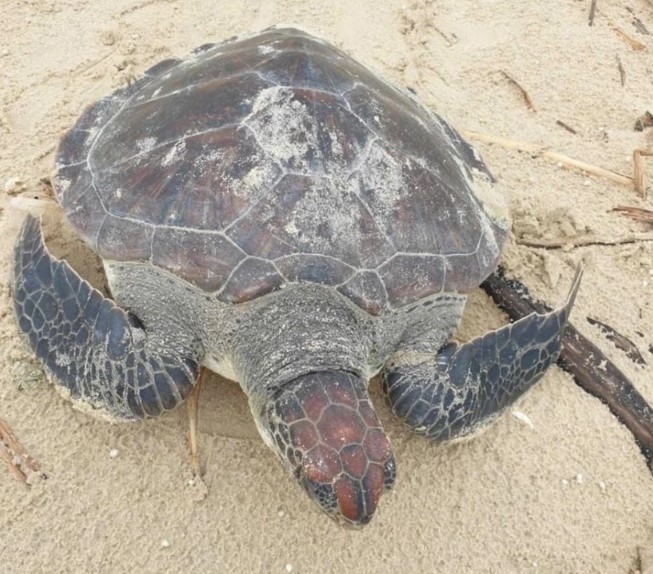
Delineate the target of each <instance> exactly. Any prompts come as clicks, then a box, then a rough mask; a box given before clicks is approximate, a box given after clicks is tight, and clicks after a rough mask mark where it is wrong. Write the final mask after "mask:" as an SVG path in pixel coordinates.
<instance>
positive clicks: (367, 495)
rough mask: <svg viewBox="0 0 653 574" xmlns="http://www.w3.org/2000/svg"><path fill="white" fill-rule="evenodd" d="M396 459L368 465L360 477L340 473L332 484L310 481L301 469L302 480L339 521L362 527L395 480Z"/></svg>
mask: <svg viewBox="0 0 653 574" xmlns="http://www.w3.org/2000/svg"><path fill="white" fill-rule="evenodd" d="M394 468H395V467H394V458H393V457H392V455H390V457H389V458H388V460H387V462H386V465H385V466H384V467H383V466H381V465H368V467H367V470H366V472H365V474H364V475H363V476H361V477H360V478H354V477H352V476H351V474H348V473H341V474H340V475H338V476H337V477H336V478H335V479H334V480H333V482H332V483H331V484H325V483H323V482H317V481H314V480H311V479H310V478H309V477H308V476H307V474H306V473H305V472H302V475H301V477H300V483H301V485H302V486H303V487H304V489H305V490H306V492H307V493H308V495H309V496H310V497H311V498H312V499H313V501H314V502H315V503H316V504H317V505H318V506H319V507H320V508H321V509H322V510H323V511H325V512H326V513H327V514H328V515H329V516H331V517H332V518H334V519H335V520H336V521H337V522H339V523H341V524H344V525H347V526H351V527H354V528H360V527H362V526H365V525H366V524H368V523H369V522H370V521H371V520H372V517H373V516H374V513H375V511H376V508H377V506H378V504H379V500H380V498H381V495H382V494H383V492H384V491H386V490H389V489H390V488H391V487H392V483H393V482H394V476H395V470H394Z"/></svg>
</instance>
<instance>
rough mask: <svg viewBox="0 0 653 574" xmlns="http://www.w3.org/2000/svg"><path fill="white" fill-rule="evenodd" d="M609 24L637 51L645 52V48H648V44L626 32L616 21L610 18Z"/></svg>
mask: <svg viewBox="0 0 653 574" xmlns="http://www.w3.org/2000/svg"><path fill="white" fill-rule="evenodd" d="M608 26H610V28H611V29H612V30H614V31H615V32H616V34H617V36H619V37H620V38H621V39H622V40H623V41H624V42H626V44H628V45H629V46H630V47H631V48H632V49H633V50H635V51H636V52H643V51H644V50H646V44H643V43H642V42H640V41H639V40H637V39H636V38H633V37H632V36H631V35H629V34H626V32H624V31H623V30H622V29H621V28H619V27H618V26H617V25H616V24H615V23H614V22H611V21H610V20H608Z"/></svg>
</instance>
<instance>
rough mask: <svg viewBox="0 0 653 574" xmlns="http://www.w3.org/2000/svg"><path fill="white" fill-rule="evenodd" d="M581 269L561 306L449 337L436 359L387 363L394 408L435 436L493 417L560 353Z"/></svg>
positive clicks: (465, 430) (455, 433)
mask: <svg viewBox="0 0 653 574" xmlns="http://www.w3.org/2000/svg"><path fill="white" fill-rule="evenodd" d="M581 275H582V270H580V269H579V271H578V272H577V274H576V277H575V279H574V282H573V285H572V288H571V290H570V293H569V296H568V297H567V301H566V302H565V304H564V305H563V306H562V307H561V308H560V309H557V310H554V311H551V312H549V313H545V314H538V313H532V314H531V315H528V316H526V317H524V318H523V319H520V320H519V321H516V322H515V323H512V324H509V325H505V326H504V327H501V328H500V329H497V330H496V331H491V332H489V333H487V334H485V335H483V336H481V337H477V338H476V339H473V340H471V341H469V342H468V343H465V344H463V345H460V346H458V345H457V344H456V343H450V344H448V345H446V346H445V347H443V348H442V349H441V350H440V352H439V353H438V354H437V356H436V357H434V359H433V360H429V361H425V362H423V363H418V364H405V363H404V364H399V365H397V366H395V367H394V368H391V369H389V370H388V372H386V374H385V377H384V381H383V387H384V390H385V393H386V396H387V398H388V401H389V403H390V405H391V407H392V410H393V411H394V413H395V414H396V415H397V416H398V417H399V418H401V419H402V420H404V421H405V422H406V423H408V425H409V426H411V427H412V428H413V430H415V431H416V432H418V433H419V434H422V435H425V436H427V437H428V438H431V439H435V440H448V439H453V438H460V437H463V436H466V435H469V434H470V433H472V432H474V431H475V430H477V429H478V428H479V427H481V426H483V425H484V424H485V423H488V422H490V421H491V420H493V419H494V418H495V417H496V416H497V415H498V414H499V413H501V411H503V410H504V409H505V408H506V407H507V406H509V405H510V404H512V403H513V402H514V401H515V400H516V399H517V398H519V397H520V396H521V395H522V394H524V393H525V392H526V391H527V390H528V389H529V388H531V387H532V386H533V384H534V383H536V382H537V381H538V380H539V379H540V378H541V377H542V375H543V374H544V372H545V371H546V369H547V367H549V365H551V364H552V363H553V362H554V361H555V360H556V359H557V358H558V355H559V354H560V348H561V341H562V334H563V332H564V328H565V325H566V324H567V320H568V319H569V314H570V312H571V308H572V306H573V304H574V299H575V297H576V293H577V291H578V287H579V285H580V278H581Z"/></svg>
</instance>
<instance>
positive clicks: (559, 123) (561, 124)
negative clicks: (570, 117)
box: [556, 120, 578, 135]
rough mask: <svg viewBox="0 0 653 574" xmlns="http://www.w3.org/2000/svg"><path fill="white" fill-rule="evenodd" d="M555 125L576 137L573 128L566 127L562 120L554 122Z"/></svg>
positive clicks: (576, 133)
mask: <svg viewBox="0 0 653 574" xmlns="http://www.w3.org/2000/svg"><path fill="white" fill-rule="evenodd" d="M556 124H557V125H559V126H560V127H561V128H562V129H565V130H567V131H568V132H569V133H570V134H574V135H578V132H577V131H576V130H575V129H574V128H572V127H571V126H568V125H567V124H566V123H565V122H563V121H562V120H556Z"/></svg>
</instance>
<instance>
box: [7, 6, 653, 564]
mask: <svg viewBox="0 0 653 574" xmlns="http://www.w3.org/2000/svg"><path fill="white" fill-rule="evenodd" d="M590 3H591V2H590V0H582V1H581V0H551V1H550V2H524V1H523V0H504V1H497V0H484V1H481V2H454V1H449V0H439V1H431V0H421V1H413V2H411V1H410V0H389V1H386V2H379V1H378V0H377V1H373V0H357V1H351V0H350V1H347V2H344V1H332V2H318V1H314V0H279V1H277V2H274V1H271V0H269V1H261V2H253V1H252V2H234V1H227V0H197V1H192V0H191V1H182V0H168V1H164V0H147V1H140V2H139V1H135V0H116V1H114V2H111V3H108V2H92V1H90V0H87V1H84V0H77V1H76V0H69V1H48V0H33V1H29V2H18V1H11V0H9V1H7V2H4V3H3V8H4V10H3V15H2V19H0V68H1V69H2V78H3V79H2V83H1V85H0V183H2V184H3V186H4V191H3V192H2V195H1V198H0V207H1V208H2V213H1V219H0V225H1V229H2V233H1V234H0V277H1V283H0V340H1V346H0V354H1V358H2V365H3V368H2V370H1V373H0V417H1V418H2V419H4V420H5V421H6V422H7V423H8V424H9V425H10V426H11V428H12V429H13V431H14V432H15V433H16V435H17V436H18V438H19V439H20V440H21V442H22V443H23V445H24V446H25V448H26V449H27V450H28V451H29V453H30V454H31V455H32V456H34V457H35V458H36V459H38V460H39V461H40V463H41V465H42V469H43V471H44V472H45V474H46V475H47V478H41V477H40V476H39V475H38V474H34V475H31V476H30V477H29V482H30V484H31V486H29V487H28V486H26V485H25V484H23V483H21V482H20V481H18V480H16V479H15V477H14V476H13V475H12V474H11V473H10V471H9V470H8V469H7V468H5V467H4V466H0V501H1V507H0V574H13V573H16V574H18V573H24V572H25V573H26V572H142V573H148V572H157V573H160V572H172V573H176V572H188V573H190V572H234V573H240V572H244V573H249V572H261V573H279V574H283V573H286V572H293V573H296V574H302V573H313V572H324V573H331V572H334V573H335V572H337V573H342V574H345V573H367V572H369V573H372V572H375V573H385V572H406V573H418V572H419V573H449V572H456V573H458V572H469V573H477V572H478V573H484V572H488V573H489V572H496V573H512V572H519V573H521V572H527V573H531V572H532V573H581V572H582V573H590V572H597V573H608V574H609V573H623V574H625V573H635V572H639V571H640V570H642V571H648V572H650V571H653V570H646V566H647V564H646V557H647V556H650V555H651V553H652V552H653V543H652V542H651V539H650V538H651V534H652V533H653V529H652V526H653V477H652V476H651V473H650V472H649V470H648V469H647V466H646V463H645V460H644V458H643V457H642V455H641V454H640V451H639V449H638V446H637V444H636V443H635V441H634V439H633V437H632V436H631V434H630V433H629V432H628V430H627V429H625V428H624V427H623V426H622V425H621V424H620V423H619V422H618V421H617V420H616V419H615V418H614V417H613V416H612V415H611V414H610V412H609V411H608V409H607V408H606V407H605V406H604V405H602V404H601V403H600V402H599V401H598V400H596V399H595V398H593V397H591V396H589V395H588V394H586V393H585V392H584V391H582V390H581V389H580V388H579V387H578V386H577V385H576V384H575V383H574V381H573V379H572V378H571V377H570V376H569V375H568V374H566V373H564V372H563V371H561V370H560V369H559V368H558V367H553V368H551V369H550V370H549V371H548V373H547V374H546V376H545V377H544V379H543V380H542V381H541V382H540V383H538V385H537V386H536V387H535V388H534V389H533V390H532V391H531V392H529V393H528V394H527V395H526V396H525V397H524V398H523V399H522V400H520V401H519V403H518V404H516V405H515V406H514V408H512V409H510V410H509V411H508V412H507V413H506V414H505V415H504V416H503V417H502V418H501V419H500V420H498V421H497V422H496V423H495V424H494V425H493V426H492V427H491V428H489V429H488V430H487V431H486V432H485V433H484V434H482V435H481V436H479V437H477V438H475V439H474V440H470V441H466V442H462V443H459V444H455V445H438V444H430V443H428V442H426V441H424V440H423V439H421V438H419V437H415V436H412V435H411V434H410V432H409V431H408V430H407V429H405V428H404V427H402V426H401V425H400V424H399V423H398V422H397V421H395V420H393V418H392V417H391V415H390V413H389V412H388V410H387V409H386V407H385V405H384V404H383V400H382V397H381V396H380V393H379V390H378V384H376V383H373V384H372V389H373V396H374V399H375V402H376V404H377V406H378V410H379V411H380V416H381V418H382V420H383V422H384V425H385V426H386V428H387V431H388V434H389V436H390V438H391V441H392V444H393V449H394V452H395V456H396V460H397V465H398V471H399V475H398V480H397V484H396V487H395V489H394V490H393V491H392V493H391V494H389V495H386V496H385V497H384V498H383V499H382V502H381V505H380V508H379V511H378V513H377V515H376V517H375V519H374V520H373V522H372V523H371V524H370V525H369V526H367V527H366V528H364V529H362V530H360V531H355V530H351V529H344V528H342V527H340V526H338V525H337V524H336V523H334V522H332V521H330V520H328V519H327V518H325V516H324V515H323V514H322V513H321V512H320V511H319V510H318V509H317V508H316V507H315V506H314V505H313V504H312V503H311V502H310V501H309V500H308V498H307V497H306V495H305V494H304V493H303V492H302V491H301V490H300V489H299V488H298V487H297V486H296V485H295V484H294V483H293V480H292V479H291V478H289V477H288V476H287V475H286V474H285V472H284V471H283V469H282V467H281V466H280V465H279V463H278V462H277V460H276V458H275V455H274V453H273V452H272V451H270V450H268V448H267V447H266V446H265V445H264V444H263V442H262V441H261V440H260V438H259V437H258V435H257V432H256V429H255V426H254V423H253V422H252V419H251V416H250V413H249V411H248V406H247V402H246V399H245V396H244V395H243V394H242V392H241V391H240V389H239V387H238V386H237V385H236V384H235V383H232V382H229V381H225V380H222V379H218V378H217V377H214V378H211V379H210V381H209V384H208V385H206V386H205V390H204V392H203V394H202V399H201V407H200V411H201V412H200V448H201V457H202V465H203V468H204V471H205V472H204V475H203V480H202V481H197V482H195V483H192V481H191V471H190V464H189V456H188V446H187V441H186V428H187V416H186V409H185V408H180V409H178V410H176V411H174V412H171V413H167V414H166V415H164V416H162V417H161V418H160V419H157V420H150V421H146V422H141V423H135V424H125V425H111V424H108V423H106V422H104V421H102V420H96V419H93V418H91V417H89V416H87V415H85V414H83V413H80V412H77V411H75V410H73V409H72V407H71V405H70V404H69V403H67V402H65V401H64V400H63V399H62V398H60V396H59V395H58V394H57V392H55V389H54V388H53V387H52V385H50V384H48V383H47V381H46V379H45V376H44V375H43V374H42V371H41V370H40V369H39V367H38V365H37V364H36V363H35V362H34V360H33V359H32V358H31V355H30V353H29V352H28V351H27V349H26V348H25V346H24V345H23V343H22V342H21V340H20V338H19V336H18V332H17V329H16V326H15V322H14V318H13V314H12V306H11V301H10V290H9V289H10V288H9V275H10V263H9V258H10V253H11V248H12V244H13V241H14V238H15V234H16V231H17V229H18V227H19V225H20V221H21V217H22V216H23V213H22V212H21V211H20V210H18V209H16V208H14V207H12V205H11V203H12V200H13V198H14V197H16V196H21V197H23V198H26V197H27V198H30V197H43V195H44V193H45V191H46V190H45V188H44V185H43V183H42V182H41V179H42V178H45V177H47V176H48V175H49V174H50V172H51V170H52V166H53V157H54V150H55V147H56V144H57V142H58V139H59V137H60V135H61V134H62V133H63V132H64V131H65V130H66V129H67V128H69V127H70V126H71V125H72V124H73V122H74V121H75V119H76V117H77V116H78V115H79V114H80V113H81V111H82V110H83V109H84V107H85V106H86V105H88V104H91V103H92V102H94V101H95V100H97V99H99V98H101V97H102V96H104V95H106V94H108V93H109V92H111V91H112V90H113V89H116V88H118V87H121V86H124V85H125V84H126V83H127V82H129V81H130V80H132V79H134V78H137V77H138V76H139V75H140V74H141V73H142V72H143V71H144V70H146V69H147V68H148V67H150V66H152V65H153V64H155V63H156V62H158V61H160V60H162V59H164V58H168V57H184V56H185V55H187V54H188V53H189V52H190V51H191V50H192V49H193V48H195V47H197V46H199V45H201V44H204V43H207V42H216V41H220V40H223V39H226V38H229V37H232V36H235V35H245V34H250V33H253V32H256V31H259V30H261V29H263V28H266V27H268V26H270V25H273V24H279V23H285V24H295V25H298V26H300V27H302V28H304V29H306V30H307V31H310V32H312V33H315V34H317V35H320V36H323V37H324V38H326V39H328V40H330V41H331V42H333V43H335V44H336V45H337V46H339V47H341V48H343V49H344V50H346V51H347V52H348V53H350V54H352V55H353V56H354V57H356V58H357V59H358V60H360V61H362V62H363V63H364V64H366V65H367V66H369V67H371V68H372V69H374V70H375V71H377V72H378V73H380V74H382V75H384V76H385V77H387V78H389V79H390V80H392V81H394V82H396V83H397V84H400V85H404V86H407V87H410V88H413V89H414V90H415V91H416V92H417V94H418V96H419V97H420V98H421V100H422V101H423V102H424V103H425V104H426V105H428V106H430V107H431V108H432V109H433V110H435V111H437V112H438V113H439V114H441V115H443V116H444V117H446V118H447V119H448V120H449V121H451V123H452V124H453V125H454V126H455V127H456V128H458V129H459V130H464V131H474V132H481V133H484V134H489V135H491V136H494V137H502V138H508V139H511V140H516V141H519V142H527V143H531V144H536V145H538V146H542V147H543V148H546V149H550V150H553V151H556V152H559V153H562V154H565V155H567V156H570V157H573V158H576V159H579V160H582V161H585V162H588V163H590V164H594V165H598V166H601V167H603V168H606V169H609V170H613V171H616V172H619V173H623V174H625V175H632V165H631V155H632V152H633V150H634V149H635V148H643V147H646V146H649V147H653V135H652V131H651V129H650V128H649V130H648V132H647V131H644V132H636V131H634V129H633V125H634V123H635V120H636V118H637V117H639V116H640V115H642V114H643V113H644V112H645V111H646V110H649V111H652V112H653V97H652V94H653V57H652V56H651V54H652V52H653V35H648V34H646V33H644V31H645V30H646V29H647V30H648V31H650V32H652V33H653V4H651V2H650V0H631V1H626V0H614V1H612V2H609V3H608V2H601V1H599V2H598V5H597V12H596V14H595V18H594V23H593V26H589V25H588V15H589V10H590ZM642 26H644V28H642ZM629 39H630V40H629ZM633 40H636V42H639V43H640V44H641V45H638V44H637V43H635V42H633ZM620 67H621V70H622V72H620V69H619V68H620ZM511 79H512V80H511ZM517 84H518V85H519V86H521V88H523V89H524V90H525V91H526V92H527V94H528V96H529V98H530V102H531V107H532V108H533V109H529V106H528V105H527V102H526V99H525V98H524V95H523V94H522V92H521V91H520V89H519V88H518V86H517ZM557 122H562V123H564V124H565V125H567V126H569V127H570V128H572V129H573V131H574V133H572V132H571V131H569V130H567V129H565V128H564V127H562V126H561V125H559V123H557ZM474 143H475V145H476V146H477V148H478V149H479V151H480V152H481V153H482V155H483V156H484V158H485V160H486V162H487V163H488V165H489V166H490V168H491V170H492V171H493V172H494V174H495V175H496V177H497V178H498V180H499V181H500V182H501V184H502V185H503V187H504V189H505V190H506V192H507V193H509V194H510V202H511V208H512V213H513V219H514V223H513V234H512V237H511V240H510V244H509V246H508V248H507V250H506V253H505V255H504V257H503V264H504V265H505V267H506V268H507V270H508V272H509V273H510V274H511V275H513V276H515V277H517V278H519V279H521V280H522V281H524V282H525V283H526V284H527V285H528V286H529V287H530V288H531V290H532V292H533V293H534V294H535V295H536V296H537V297H540V298H542V299H543V300H546V301H548V302H549V303H551V304H555V305H557V304H559V303H561V302H562V301H563V300H564V297H565V296H566V293H567V290H568V288H569V286H570V283H571V279H572V277H573V273H574V269H575V267H576V265H577V264H578V263H579V262H583V264H584V266H585V276H584V279H583V283H582V285H581V289H580V293H579V295H578V298H577V301H576V307H575V309H574V312H573V314H572V322H573V323H574V324H575V325H576V326H577V327H578V329H580V331H581V332H582V333H583V334H585V335H586V336H587V337H589V338H590V339H591V340H592V341H594V342H595V343H596V344H597V345H598V346H599V347H600V348H601V350H602V351H603V352H604V353H605V354H606V355H607V356H608V357H609V358H610V359H611V360H612V361H614V363H615V364H616V365H617V366H618V367H619V368H620V369H622V370H623V371H624V372H625V373H626V375H627V376H628V377H629V378H630V379H631V380H632V381H633V383H634V384H635V386H636V387H637V388H638V389H639V391H640V392H641V393H642V394H643V395H644V396H645V397H646V398H647V400H648V401H649V402H653V377H652V376H651V367H650V364H651V363H653V354H652V353H651V351H650V348H651V345H652V343H653V297H652V296H651V295H652V294H653V290H652V289H653V287H652V285H653V241H651V240H648V241H636V242H630V243H617V244H615V245H606V244H603V243H610V242H614V241H615V240H619V239H620V238H623V237H625V236H628V235H633V234H636V233H648V234H649V235H650V234H651V233H652V232H653V229H651V227H650V226H648V227H647V226H646V225H645V224H642V223H636V222H633V221H631V220H629V219H627V218H625V217H623V216H621V215H618V214H616V213H613V212H610V211H609V210H610V209H611V208H612V207H614V206H616V205H619V204H622V205H623V204H625V205H633V206H639V207H648V208H649V209H650V208H651V207H652V201H653V200H651V199H650V197H651V196H653V194H649V196H650V197H649V199H648V200H647V201H643V200H642V199H641V197H640V196H639V195H638V194H637V193H636V192H635V190H634V189H633V188H632V187H630V186H626V185H620V184H618V183H615V182H613V181H610V180H608V179H604V178H600V177H596V176H593V175H589V174H587V173H583V172H581V171H578V170H573V169H572V170H568V169H566V168H565V167H564V166H562V165H559V164H556V162H552V161H549V160H547V159H546V158H543V157H538V154H537V153H523V152H522V153H520V152H517V151H515V150H514V149H507V148H505V147H503V146H500V145H492V144H487V143H483V142H480V141H475V142H474ZM648 163H649V168H648V170H649V172H650V174H651V175H650V177H649V180H653V159H650V160H649V161H648ZM35 203H38V202H35ZM23 205H24V202H23ZM51 211H52V210H50V211H49V212H48V216H47V218H46V223H47V225H46V239H47V241H48V245H49V246H50V247H51V249H52V250H53V252H54V253H56V254H57V255H58V256H62V257H66V258H68V259H69V260H70V261H71V263H72V264H73V265H74V266H75V267H76V269H78V270H79V271H80V272H82V273H84V274H85V275H86V276H89V277H92V278H93V280H94V281H95V283H96V284H97V285H99V286H102V285H103V279H102V277H101V275H100V273H99V272H100V265H99V263H98V261H97V259H95V258H94V257H93V256H92V255H91V254H89V252H88V251H87V250H86V249H85V248H84V247H83V246H82V245H81V244H80V243H79V241H77V240H76V239H73V238H72V236H71V234H70V233H69V232H68V230H67V229H66V228H65V227H62V226H61V225H60V224H59V223H58V217H59V216H58V215H57V213H51ZM588 236H589V237H595V238H598V239H597V242H596V243H594V244H590V245H587V246H580V247H574V245H573V243H574V241H575V238H584V237H588ZM558 240H562V241H563V242H568V243H570V245H567V246H566V247H565V248H550V249H545V248H542V247H534V246H532V245H527V243H528V244H533V243H538V242H539V243H542V242H547V241H548V242H551V241H554V242H555V241H558ZM588 316H589V317H592V318H594V319H598V320H600V321H603V322H605V323H608V324H609V325H611V326H612V327H614V328H615V329H616V330H617V331H619V332H620V333H622V334H623V335H625V336H626V337H628V338H629V339H631V340H632V341H633V342H634V343H635V344H636V345H637V347H638V348H639V349H640V351H641V353H642V355H643V356H644V358H645V360H646V361H647V363H648V365H644V366H638V365H636V364H634V363H633V362H631V360H630V359H628V357H627V356H626V355H625V354H624V353H623V352H621V351H619V350H618V349H616V348H615V347H614V345H613V344H612V343H610V342H609V341H607V340H606V338H605V336H604V335H603V334H602V333H601V332H600V331H599V329H598V328H597V327H595V326H592V325H590V324H589V323H588V322H587V320H586V318H587V317H588ZM505 322H506V318H505V316H503V315H502V313H501V312H499V311H498V310H497V309H496V307H495V306H494V305H493V304H492V302H491V301H490V300H489V298H488V297H487V296H485V295H484V294H483V293H482V292H481V291H480V290H477V291H476V292H474V293H473V294H472V295H471V296H470V301H469V304H468V309H467V312H466V316H465V319H464V322H463V325H462V327H461V330H460V332H459V335H460V337H461V338H463V339H466V338H469V337H472V336H475V335H477V334H479V333H482V332H484V331H485V330H487V329H489V328H492V327H497V326H499V325H501V324H503V323H505ZM649 568H653V565H650V566H649Z"/></svg>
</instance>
